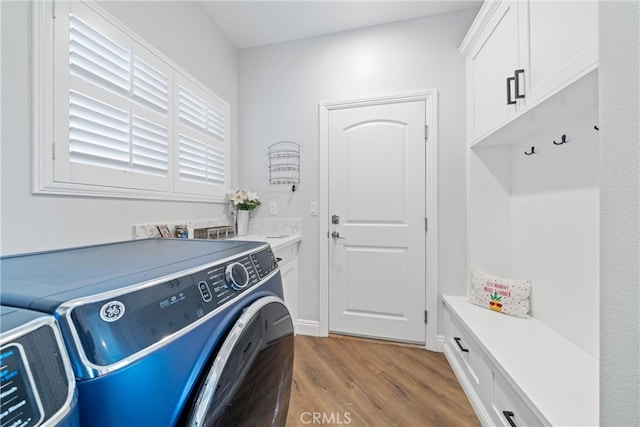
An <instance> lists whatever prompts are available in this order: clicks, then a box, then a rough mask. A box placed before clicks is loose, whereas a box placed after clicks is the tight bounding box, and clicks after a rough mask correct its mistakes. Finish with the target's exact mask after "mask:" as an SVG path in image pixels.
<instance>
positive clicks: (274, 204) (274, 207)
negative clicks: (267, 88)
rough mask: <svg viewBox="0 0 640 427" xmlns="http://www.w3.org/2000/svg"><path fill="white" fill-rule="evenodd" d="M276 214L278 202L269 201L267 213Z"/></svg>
mask: <svg viewBox="0 0 640 427" xmlns="http://www.w3.org/2000/svg"><path fill="white" fill-rule="evenodd" d="M277 214H278V202H269V215H277Z"/></svg>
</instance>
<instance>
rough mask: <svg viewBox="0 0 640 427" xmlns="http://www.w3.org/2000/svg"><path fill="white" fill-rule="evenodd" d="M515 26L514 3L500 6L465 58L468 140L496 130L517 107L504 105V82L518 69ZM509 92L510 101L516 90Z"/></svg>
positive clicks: (516, 29)
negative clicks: (480, 38) (479, 40)
mask: <svg viewBox="0 0 640 427" xmlns="http://www.w3.org/2000/svg"><path fill="white" fill-rule="evenodd" d="M518 25H519V24H518V6H517V3H515V2H504V3H501V4H500V5H499V6H498V9H497V10H496V12H495V14H494V16H492V18H491V21H490V22H489V23H487V28H486V29H485V30H484V32H483V34H482V36H481V37H482V38H483V39H484V40H483V42H482V43H478V46H477V47H476V48H474V50H473V51H472V52H471V54H470V55H469V56H468V58H467V64H466V69H467V88H468V93H467V96H468V97H469V98H470V99H468V108H469V109H470V111H469V115H470V118H471V120H470V121H469V124H468V129H467V133H468V139H471V140H474V139H476V138H478V137H480V136H482V135H483V134H485V133H487V132H489V131H491V130H493V129H495V128H496V127H498V126H500V125H501V124H503V123H506V122H507V121H508V120H509V119H510V118H511V117H513V116H514V115H515V113H516V106H515V105H509V104H507V80H506V79H507V77H511V76H513V75H514V72H515V70H516V69H518V68H519V63H520V58H519V46H518V28H519V27H518ZM512 85H513V84H512ZM511 90H512V92H511V94H512V95H511V96H512V100H513V96H514V91H515V87H513V86H512V87H511Z"/></svg>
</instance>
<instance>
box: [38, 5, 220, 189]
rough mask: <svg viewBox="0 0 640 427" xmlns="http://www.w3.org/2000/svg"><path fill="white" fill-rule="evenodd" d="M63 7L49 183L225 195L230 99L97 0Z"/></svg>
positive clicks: (56, 38) (53, 29) (56, 32)
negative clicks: (111, 14) (183, 68)
mask: <svg viewBox="0 0 640 427" xmlns="http://www.w3.org/2000/svg"><path fill="white" fill-rule="evenodd" d="M56 6H57V11H56V18H55V19H53V18H52V21H51V23H50V27H48V28H49V31H50V33H48V34H49V39H48V40H53V41H52V45H53V47H54V49H53V51H54V53H53V55H52V56H51V59H50V60H49V61H50V62H49V63H50V66H51V70H52V72H51V75H52V84H51V85H50V86H51V87H53V89H52V96H51V98H52V99H53V101H52V102H51V105H50V108H51V112H50V114H51V117H52V119H53V120H52V123H53V126H52V128H53V129H52V133H53V138H52V139H53V141H54V143H53V146H52V150H51V151H52V152H53V153H52V154H53V155H52V156H51V157H52V158H51V159H45V164H44V167H43V168H42V171H43V172H42V173H43V175H46V174H50V175H49V176H51V178H50V179H51V182H50V183H49V184H47V185H50V186H51V188H52V189H53V190H54V191H53V192H55V193H59V192H60V191H58V190H59V189H63V190H65V191H66V190H68V193H71V194H81V195H82V194H87V195H108V196H114V195H115V197H119V196H122V197H144V198H156V197H157V198H162V199H180V200H220V201H221V200H222V198H223V196H224V195H225V194H226V190H227V186H228V175H229V168H228V164H229V160H228V153H229V132H228V121H229V105H228V104H226V103H225V102H224V101H223V100H221V99H220V98H218V97H217V96H216V95H215V94H214V93H212V92H211V91H210V90H209V89H207V88H206V87H204V86H202V85H201V84H200V83H198V82H197V81H196V80H195V79H193V78H191V77H190V76H188V75H187V74H186V73H184V72H182V71H181V70H180V69H179V68H178V67H177V66H175V65H174V64H172V63H171V62H170V61H169V60H168V59H166V58H165V57H164V56H162V55H161V54H160V53H159V52H157V51H156V50H155V49H154V48H153V47H151V46H148V45H147V44H146V43H145V42H144V41H142V40H141V39H139V38H138V37H137V36H136V35H135V34H133V33H132V32H131V31H130V30H129V29H127V28H126V27H124V26H122V25H121V24H120V23H117V22H115V21H114V20H113V18H111V17H109V15H108V14H106V13H104V12H103V11H101V10H100V8H99V7H98V6H97V5H96V4H94V3H84V2H82V1H79V2H57V3H56ZM35 7H36V8H40V7H45V6H41V5H39V4H38V5H36V6H35ZM46 7H48V6H46ZM36 25H39V24H38V23H36ZM40 40H42V39H40ZM40 51H41V52H42V51H43V50H42V49H40ZM43 63H46V60H45V61H43ZM43 69H44V68H43ZM46 162H50V163H46ZM38 167H41V166H40V164H38ZM65 191H62V192H65ZM43 192H48V191H43Z"/></svg>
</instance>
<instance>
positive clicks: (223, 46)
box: [0, 1, 237, 254]
mask: <svg viewBox="0 0 640 427" xmlns="http://www.w3.org/2000/svg"><path fill="white" fill-rule="evenodd" d="M100 4H101V5H103V6H104V7H105V9H106V10H107V11H108V12H109V13H111V14H112V15H113V16H115V17H116V18H117V19H119V20H120V21H121V22H123V23H124V24H125V25H127V26H129V27H130V28H132V29H134V31H135V32H136V33H137V34H138V35H140V36H141V37H142V38H143V39H145V40H146V41H147V42H149V43H150V44H151V45H153V46H154V47H155V48H157V49H158V50H160V51H161V52H162V53H163V54H165V55H166V56H167V57H169V58H170V59H171V60H172V61H173V62H175V63H176V64H178V65H179V66H180V67H182V68H183V69H184V70H186V71H187V72H188V73H190V74H191V75H193V76H194V77H196V78H197V79H199V80H200V81H201V82H202V83H204V84H205V85H207V86H208V87H209V88H211V89H212V90H213V91H214V92H216V93H217V94H218V95H220V96H221V97H222V98H224V99H225V100H226V101H227V102H229V103H230V104H231V106H232V117H231V126H232V128H231V132H232V134H231V143H232V146H233V147H234V148H235V145H236V140H237V139H236V133H237V132H236V129H237V123H236V121H235V117H237V108H236V106H237V64H236V51H235V49H234V48H233V47H232V46H231V44H230V43H229V42H228V41H227V40H226V38H224V36H222V35H221V33H220V32H219V31H218V30H217V27H215V24H214V23H213V21H212V20H211V19H210V18H208V17H207V15H206V14H205V13H204V11H203V10H202V8H201V6H200V5H198V4H196V3H192V2H113V3H100ZM1 7H2V142H1V143H2V146H1V150H2V151H1V156H2V166H1V177H2V193H1V215H2V216H1V217H2V224H1V231H0V236H1V239H0V251H1V252H2V253H3V254H10V253H19V252H27V251H34V250H44V249H51V248H57V247H68V246H75V245H86V244H92V243H102V242H109V241H117V240H127V239H130V238H131V235H132V234H131V233H132V225H133V224H139V223H154V222H175V221H182V220H187V219H206V218H213V217H221V216H222V215H223V213H224V209H225V206H224V205H219V204H218V205H215V204H211V203H177V202H175V203H174V202H160V201H141V200H115V199H98V198H87V197H82V198H81V197H54V196H34V195H32V194H31V142H32V141H31V128H32V122H31V110H32V108H33V105H32V101H31V98H32V90H31V85H32V83H31V75H32V70H31V68H30V67H31V35H30V31H31V3H30V2H23V1H19V2H10V1H9V2H8V1H3V2H2V3H1ZM232 155H233V152H232ZM232 159H235V156H234V157H233V158H232ZM235 169H236V168H235V167H233V160H232V170H235Z"/></svg>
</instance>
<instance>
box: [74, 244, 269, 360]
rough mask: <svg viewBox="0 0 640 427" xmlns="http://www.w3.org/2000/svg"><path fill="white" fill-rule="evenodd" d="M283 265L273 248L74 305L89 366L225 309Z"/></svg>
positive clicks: (135, 350) (130, 352) (121, 355)
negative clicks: (279, 265) (278, 260)
mask: <svg viewBox="0 0 640 427" xmlns="http://www.w3.org/2000/svg"><path fill="white" fill-rule="evenodd" d="M277 266H278V265H277V263H276V261H275V257H274V255H273V252H272V251H271V248H269V247H267V248H265V249H262V250H260V251H257V252H254V253H250V254H246V255H243V256H241V257H239V258H235V259H231V260H227V261H225V262H221V263H218V264H213V265H211V266H209V267H207V268H204V269H202V270H200V271H198V272H196V273H193V274H190V275H187V276H181V277H177V278H175V279H172V280H169V281H165V282H161V283H156V284H153V285H148V284H146V285H145V284H141V286H140V288H139V289H134V290H132V291H130V292H128V293H126V294H122V295H119V296H117V297H110V298H106V299H102V300H99V301H92V302H89V303H86V304H82V305H77V306H75V307H73V309H72V310H71V319H72V327H73V328H74V329H75V332H76V334H77V335H78V337H79V344H80V346H81V347H82V350H83V352H84V357H85V358H86V359H87V360H86V362H88V363H89V364H92V365H96V366H109V365H112V364H114V363H117V362H119V361H121V360H123V359H125V358H127V357H130V356H132V355H134V354H135V353H138V352H140V351H142V350H144V349H146V348H148V347H150V346H153V345H154V344H157V343H158V342H160V341H164V340H166V338H167V337H169V336H173V335H175V334H177V333H179V332H180V331H182V330H184V329H185V328H187V327H189V326H190V325H192V324H194V323H197V322H199V321H200V320H201V319H204V318H206V317H208V315H210V314H211V313H213V312H215V311H217V310H222V309H223V308H224V307H226V306H227V305H228V304H229V303H230V302H231V301H232V300H234V299H235V298H237V297H239V296H240V295H242V294H243V293H245V292H249V291H250V290H251V289H253V288H254V287H256V286H257V285H259V284H260V283H261V281H263V280H265V279H266V278H267V277H268V276H269V274H270V273H272V272H274V271H275V270H276V269H277ZM81 357H82V356H81Z"/></svg>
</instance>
